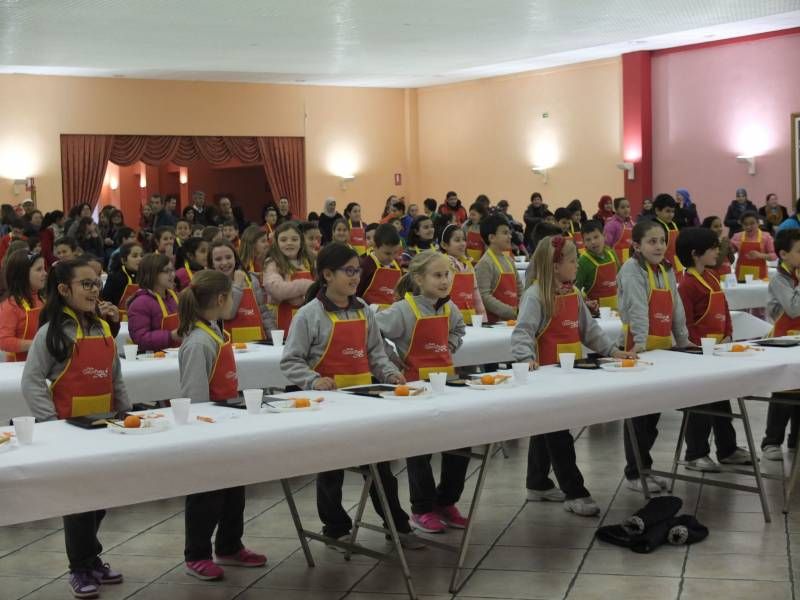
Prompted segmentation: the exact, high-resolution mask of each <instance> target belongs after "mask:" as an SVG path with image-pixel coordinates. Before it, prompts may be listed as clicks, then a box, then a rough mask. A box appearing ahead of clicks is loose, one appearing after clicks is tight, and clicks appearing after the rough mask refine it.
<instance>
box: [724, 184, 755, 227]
mask: <svg viewBox="0 0 800 600" xmlns="http://www.w3.org/2000/svg"><path fill="white" fill-rule="evenodd" d="M746 212H754V213H756V214H758V208H756V205H755V204H753V203H752V202H750V200H748V199H747V190H746V189H744V188H739V189H737V190H736V199H735V200H734V201H733V202H731V203H730V205H729V206H728V212H726V213H725V227H727V228H728V237H729V238H731V239H733V235H734V234H735V233H739V232H740V231H741V230H742V225H741V224H740V223H739V220H740V219H741V218H742V215H743V214H744V213H746Z"/></svg>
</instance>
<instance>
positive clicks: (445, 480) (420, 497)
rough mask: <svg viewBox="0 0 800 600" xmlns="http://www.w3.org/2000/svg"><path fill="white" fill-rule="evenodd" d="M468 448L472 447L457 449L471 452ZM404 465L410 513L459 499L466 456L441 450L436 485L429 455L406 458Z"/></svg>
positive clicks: (424, 511) (464, 476)
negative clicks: (439, 470) (437, 482)
mask: <svg viewBox="0 0 800 600" xmlns="http://www.w3.org/2000/svg"><path fill="white" fill-rule="evenodd" d="M471 450H472V449H471V448H464V449H463V450H460V452H470V451H471ZM406 467H407V470H408V487H409V492H410V495H411V512H413V513H415V514H417V515H421V514H425V513H429V512H431V511H433V509H434V507H435V506H450V505H451V504H455V503H456V502H458V501H459V499H460V498H461V492H463V491H464V479H466V477H467V468H468V467H469V456H460V455H458V454H447V453H442V468H441V473H440V475H439V486H438V487H437V486H436V481H435V480H434V478H433V469H431V455H430V454H421V455H420V456H411V457H409V458H407V459H406Z"/></svg>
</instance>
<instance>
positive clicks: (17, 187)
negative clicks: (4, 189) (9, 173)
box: [13, 179, 26, 196]
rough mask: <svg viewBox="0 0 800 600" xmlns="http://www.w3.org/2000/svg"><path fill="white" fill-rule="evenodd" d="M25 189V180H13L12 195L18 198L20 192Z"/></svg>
mask: <svg viewBox="0 0 800 600" xmlns="http://www.w3.org/2000/svg"><path fill="white" fill-rule="evenodd" d="M25 188H26V180H25V179H15V180H14V184H13V190H14V195H15V196H19V195H20V194H22V192H24V191H25Z"/></svg>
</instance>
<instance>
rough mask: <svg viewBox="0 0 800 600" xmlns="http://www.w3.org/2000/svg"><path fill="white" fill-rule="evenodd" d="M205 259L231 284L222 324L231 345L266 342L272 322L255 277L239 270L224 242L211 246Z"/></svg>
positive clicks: (237, 263)
mask: <svg viewBox="0 0 800 600" xmlns="http://www.w3.org/2000/svg"><path fill="white" fill-rule="evenodd" d="M208 257H209V258H208V261H209V266H210V268H212V269H214V270H215V271H220V272H222V273H224V274H225V275H227V276H228V278H229V279H230V280H231V281H232V282H233V292H232V295H233V307H232V309H231V313H230V314H229V315H228V318H226V319H225V321H224V322H223V324H224V327H225V331H227V332H228V334H229V335H230V336H231V341H232V342H233V343H237V344H238V343H247V342H255V341H259V340H264V339H266V338H267V334H268V333H269V332H270V331H272V330H273V329H275V320H274V319H273V318H272V313H270V311H269V308H268V307H267V304H266V302H265V298H264V290H263V288H262V287H261V284H260V283H259V281H258V277H256V274H255V273H247V272H246V271H244V270H243V269H242V263H241V261H240V260H239V255H238V254H237V253H236V250H235V249H234V247H233V246H232V245H231V243H230V242H228V241H226V240H219V241H216V242H214V243H212V244H211V246H210V248H209V251H208Z"/></svg>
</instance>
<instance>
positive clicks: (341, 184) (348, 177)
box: [339, 175, 356, 191]
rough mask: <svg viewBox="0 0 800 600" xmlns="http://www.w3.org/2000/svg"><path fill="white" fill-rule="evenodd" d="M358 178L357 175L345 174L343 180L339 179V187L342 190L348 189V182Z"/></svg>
mask: <svg viewBox="0 0 800 600" xmlns="http://www.w3.org/2000/svg"><path fill="white" fill-rule="evenodd" d="M355 178H356V176H355V175H343V176H342V178H341V180H340V181H339V187H340V188H341V189H342V191H344V190H346V189H347V184H348V183H349V182H351V181H354V180H355Z"/></svg>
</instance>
